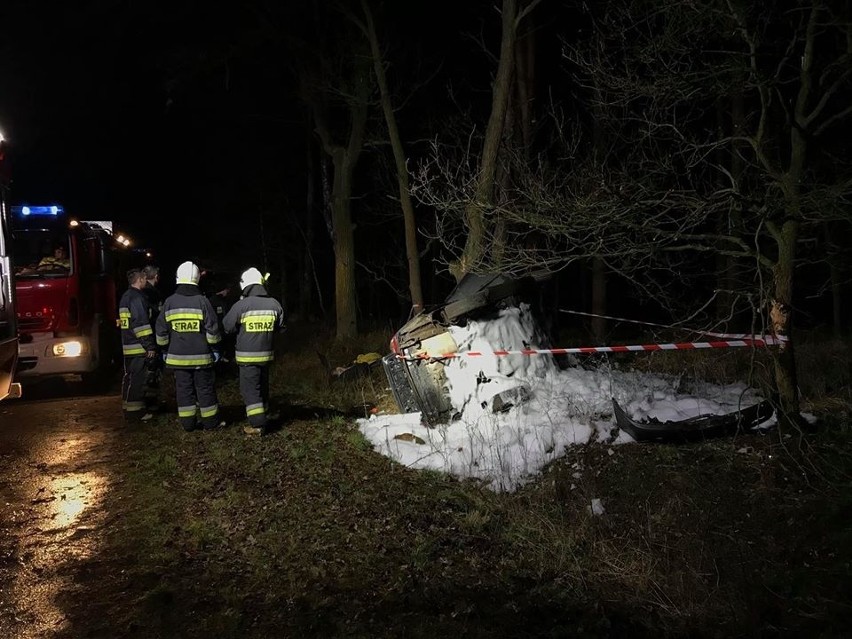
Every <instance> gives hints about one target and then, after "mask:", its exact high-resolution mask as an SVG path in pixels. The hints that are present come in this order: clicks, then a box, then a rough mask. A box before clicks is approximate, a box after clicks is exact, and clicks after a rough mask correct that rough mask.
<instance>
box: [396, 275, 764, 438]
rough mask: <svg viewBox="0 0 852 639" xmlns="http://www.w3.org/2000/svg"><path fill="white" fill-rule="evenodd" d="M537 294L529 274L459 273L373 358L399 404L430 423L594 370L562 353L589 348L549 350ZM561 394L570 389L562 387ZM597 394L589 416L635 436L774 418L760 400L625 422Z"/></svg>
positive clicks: (692, 434) (490, 408) (493, 409)
mask: <svg viewBox="0 0 852 639" xmlns="http://www.w3.org/2000/svg"><path fill="white" fill-rule="evenodd" d="M538 292H539V283H538V281H537V280H536V279H535V278H524V279H512V278H509V277H506V276H504V275H501V274H486V275H468V276H466V277H465V278H464V279H463V280H462V281H460V282H459V284H458V285H457V287H456V288H455V289H454V290H453V291H452V293H451V294H450V295H449V296H448V297H447V299H446V300H445V302H444V303H443V304H441V305H439V306H438V307H436V308H433V309H430V310H426V311H423V312H421V313H419V314H418V315H416V316H414V317H413V318H412V319H411V320H409V321H408V322H407V323H406V324H405V325H403V326H402V328H400V329H399V330H398V331H397V332H396V334H394V336H393V338H392V339H391V353H389V354H388V355H386V356H384V357H383V358H382V365H383V368H384V371H385V374H386V376H387V378H388V381H389V383H390V388H391V391H392V393H393V396H394V399H395V400H396V403H397V405H398V406H399V409H400V410H401V411H402V412H403V413H414V412H419V413H420V414H421V420H422V421H423V422H424V423H425V424H426V425H429V426H435V425H438V424H441V423H448V422H452V421H455V420H456V419H458V418H459V417H461V416H462V415H464V418H465V419H466V420H467V419H470V418H471V417H472V418H473V419H474V420H475V419H478V417H479V416H481V415H483V414H485V413H500V412H503V411H507V410H509V409H511V408H512V407H514V406H519V405H522V404H525V403H527V402H528V401H529V400H530V399H531V398H532V397H533V395H534V392H533V390H534V389H536V388H539V389H540V388H541V386H540V385H539V382H540V381H541V380H544V379H548V380H549V382H550V386H551V387H553V385H554V384H556V385H557V386H560V387H561V386H562V384H563V383H564V381H565V380H566V379H567V378H566V377H565V374H568V373H569V371H567V370H565V369H567V368H569V366H571V365H572V364H573V365H574V366H571V370H574V371H583V370H586V371H587V372H586V373H584V374H585V375H587V376H588V375H593V372H592V371H593V370H596V367H595V368H594V369H584V368H583V367H580V366H578V365H579V364H580V363H581V361H582V360H574V359H571V358H572V357H573V355H571V354H570V353H571V352H572V351H573V352H580V351H583V352H585V351H586V350H589V349H552V348H551V344H550V338H549V335H548V333H547V331H546V330H545V329H544V328H543V327H544V325H545V322H544V321H543V313H542V311H541V309H540V307H539V305H538V304H537V303H536V302H537V299H538V297H539V296H538V295H537V293H538ZM566 351H567V352H566ZM554 353H559V354H556V355H555V354H554ZM558 369H561V373H560V372H559V370H558ZM574 377H575V378H576V375H575V376H574ZM559 380H561V381H559ZM566 392H567V393H568V394H569V395H570V393H572V392H575V391H572V390H568V389H567V388H564V387H563V390H562V394H563V395H565V393H566ZM603 392H604V394H606V393H607V391H606V390H604V391H603ZM606 397H607V398H608V399H607V400H606V402H607V403H608V404H609V408H608V409H607V408H605V407H604V406H603V405H601V404H600V403H598V404H597V408H595V411H597V414H598V415H601V416H604V415H606V414H609V415H611V416H612V417H613V418H614V420H613V421H614V422H615V426H616V429H617V430H620V431H623V432H625V433H627V434H629V435H630V437H632V438H633V439H634V440H636V441H694V440H696V439H703V438H709V437H714V436H719V435H724V434H728V433H733V432H736V431H738V430H746V429H748V428H751V427H753V426H756V425H758V424H760V423H762V422H765V421H766V420H767V419H769V418H770V417H771V416H772V414H773V409H772V406H771V404H770V403H769V402H767V401H762V402H760V403H758V404H754V405H750V406H743V408H742V409H740V410H734V411H733V412H728V411H730V408H733V406H731V407H730V408H728V409H727V411H725V410H723V411H720V412H721V413H723V414H709V413H706V412H702V411H701V410H700V409H699V410H696V411H694V412H691V413H689V414H690V415H692V416H691V417H689V418H688V419H679V420H678V421H659V420H656V419H654V418H653V417H648V418H640V419H634V418H631V416H630V414H628V412H627V411H626V410H625V409H624V408H622V406H620V405H619V403H618V402H617V401H616V399H615V397H612V396H610V395H606ZM578 399H580V398H578ZM582 401H583V402H587V403H588V402H589V401H591V400H589V399H588V398H583V399H582ZM592 403H594V402H592ZM471 410H473V412H471ZM527 410H528V409H525V411H527ZM635 416H636V415H634V417H635ZM617 430H616V432H617Z"/></svg>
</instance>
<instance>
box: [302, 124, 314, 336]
mask: <svg viewBox="0 0 852 639" xmlns="http://www.w3.org/2000/svg"><path fill="white" fill-rule="evenodd" d="M307 137H308V139H307V140H306V144H305V149H306V156H307V157H306V158H305V159H306V162H307V174H308V180H307V184H306V185H305V189H306V198H305V216H304V218H303V222H302V224H303V225H304V231H303V233H302V240H303V242H304V253H303V254H302V256H301V257H302V259H301V260H300V265H299V279H298V282H299V317H301V318H302V319H303V320H307V319H308V318H309V317H310V315H311V301H312V299H311V287H312V285H313V279H314V267H313V258H312V256H311V251H312V250H313V249H312V247H313V243H314V242H313V239H314V212H315V211H314V190H315V189H316V184H315V182H314V180H315V176H314V171H315V167H314V151H313V141H312V140H311V136H310V133H308V136H307Z"/></svg>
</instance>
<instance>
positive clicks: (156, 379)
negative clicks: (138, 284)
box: [142, 264, 163, 411]
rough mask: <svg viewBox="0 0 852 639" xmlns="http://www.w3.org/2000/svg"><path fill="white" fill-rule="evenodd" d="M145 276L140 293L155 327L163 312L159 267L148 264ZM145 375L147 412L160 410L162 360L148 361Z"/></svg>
mask: <svg viewBox="0 0 852 639" xmlns="http://www.w3.org/2000/svg"><path fill="white" fill-rule="evenodd" d="M142 273H143V274H144V275H145V287H144V288H143V289H142V292H143V293H144V294H145V297H146V298H147V299H148V308H149V310H150V315H151V326H156V325H157V317H158V316H159V315H160V312H161V311H162V310H163V296H162V295H161V294H160V290H159V289H158V288H157V284H159V282H160V267H159V266H155V265H154V264H148V265H147V266H145V267H144V268H143V269H142ZM146 368H147V370H146V373H145V405H146V406H147V407H148V410H153V411H156V410H159V409H160V384H161V381H162V377H163V360H162V359H160V358H159V357H155V358H153V359H149V360H148V365H147V367H146Z"/></svg>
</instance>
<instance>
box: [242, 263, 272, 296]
mask: <svg viewBox="0 0 852 639" xmlns="http://www.w3.org/2000/svg"><path fill="white" fill-rule="evenodd" d="M265 283H266V278H265V277H264V276H263V274H262V273H261V272H260V271H258V270H257V269H256V268H255V267H253V266H252V267H251V268H250V269H247V270H245V271H243V274H242V275H241V276H240V290H243V291H244V290H246V288H247V287H249V286H251V285H252V284H265Z"/></svg>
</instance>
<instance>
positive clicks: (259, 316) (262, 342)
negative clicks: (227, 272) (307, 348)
mask: <svg viewBox="0 0 852 639" xmlns="http://www.w3.org/2000/svg"><path fill="white" fill-rule="evenodd" d="M264 284H265V278H264V276H263V275H261V273H260V271H258V270H257V269H256V268H250V269H248V270H246V271H245V272H244V273H243V274H242V277H241V278H240V288H241V289H242V292H243V296H242V298H241V299H240V300H239V301H238V302H236V303H235V304H234V305H233V306H232V307H231V309H230V310H229V311H228V313H227V314H226V315H225V318H224V319H223V320H222V325H223V327H224V329H225V332H227V333H236V336H237V339H236V345H235V353H234V358H235V359H236V362H237V366H238V368H239V370H240V394H241V395H242V397H243V401H244V402H245V405H246V417H247V418H248V425H247V426H245V427H244V428H243V430H244V431H245V432H246V433H247V434H249V435H264V434H266V432H267V428H268V425H269V422H268V418H269V416H268V414H267V411H268V410H269V365H270V364H271V363H272V360H273V358H274V354H275V352H274V350H273V336H274V335H275V333H276V332H279V331H281V330H283V329H284V308H283V307H282V306H281V304H280V303H279V302H278V300H276V299H275V298H273V297H270V295H269V293H267V292H266V288H265V287H264Z"/></svg>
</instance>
